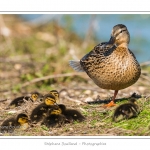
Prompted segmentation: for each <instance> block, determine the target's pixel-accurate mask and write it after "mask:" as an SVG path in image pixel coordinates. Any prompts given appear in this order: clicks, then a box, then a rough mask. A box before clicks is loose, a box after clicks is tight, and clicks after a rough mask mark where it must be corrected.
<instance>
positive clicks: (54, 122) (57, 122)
mask: <svg viewBox="0 0 150 150" xmlns="http://www.w3.org/2000/svg"><path fill="white" fill-rule="evenodd" d="M48 114H49V115H48V116H47V117H45V118H44V120H43V122H42V125H45V126H47V127H48V128H49V127H60V126H62V125H63V124H64V123H65V122H66V117H65V116H64V115H63V114H62V110H61V109H60V108H59V107H58V106H57V105H56V106H55V107H53V108H52V109H51V110H50V111H49V113H48Z"/></svg>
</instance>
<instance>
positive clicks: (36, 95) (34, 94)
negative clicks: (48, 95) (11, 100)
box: [30, 92, 43, 102]
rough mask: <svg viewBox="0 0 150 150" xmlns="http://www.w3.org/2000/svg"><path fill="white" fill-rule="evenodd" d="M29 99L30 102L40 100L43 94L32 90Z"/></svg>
mask: <svg viewBox="0 0 150 150" xmlns="http://www.w3.org/2000/svg"><path fill="white" fill-rule="evenodd" d="M30 99H31V101H32V102H35V101H37V100H39V101H42V100H43V95H42V94H41V93H39V92H32V93H31V96H30Z"/></svg>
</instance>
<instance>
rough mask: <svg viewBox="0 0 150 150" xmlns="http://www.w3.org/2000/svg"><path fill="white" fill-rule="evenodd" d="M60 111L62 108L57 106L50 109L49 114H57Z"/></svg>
mask: <svg viewBox="0 0 150 150" xmlns="http://www.w3.org/2000/svg"><path fill="white" fill-rule="evenodd" d="M61 113H62V110H61V109H60V108H59V107H55V108H54V109H52V110H51V111H50V114H55V115H59V114H61Z"/></svg>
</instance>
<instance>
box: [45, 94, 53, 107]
mask: <svg viewBox="0 0 150 150" xmlns="http://www.w3.org/2000/svg"><path fill="white" fill-rule="evenodd" d="M43 100H44V103H45V104H46V105H47V106H50V105H55V104H56V98H55V96H53V95H52V94H46V95H45V96H44V98H43Z"/></svg>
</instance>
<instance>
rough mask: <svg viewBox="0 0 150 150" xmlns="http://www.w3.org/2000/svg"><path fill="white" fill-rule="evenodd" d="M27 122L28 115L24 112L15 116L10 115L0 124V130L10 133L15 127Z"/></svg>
mask: <svg viewBox="0 0 150 150" xmlns="http://www.w3.org/2000/svg"><path fill="white" fill-rule="evenodd" d="M28 123H29V119H28V116H27V115H26V114H24V113H21V114H18V115H17V116H16V117H11V118H8V119H7V120H5V121H4V122H3V123H2V124H1V126H0V132H2V133H4V132H8V133H12V132H13V131H14V130H15V129H18V128H21V127H22V126H24V125H25V124H26V125H27V124H28Z"/></svg>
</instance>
